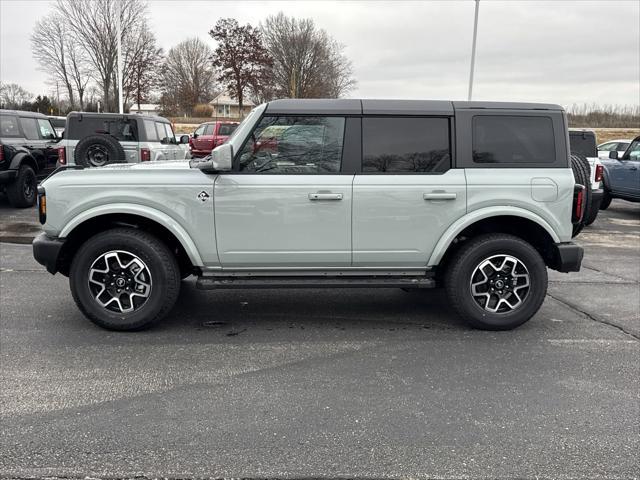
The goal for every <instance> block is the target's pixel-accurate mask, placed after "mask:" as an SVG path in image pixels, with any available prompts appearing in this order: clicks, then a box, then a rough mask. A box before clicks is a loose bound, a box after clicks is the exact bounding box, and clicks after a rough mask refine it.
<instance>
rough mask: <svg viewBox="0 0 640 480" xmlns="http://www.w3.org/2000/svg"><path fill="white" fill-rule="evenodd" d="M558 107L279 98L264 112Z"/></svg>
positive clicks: (545, 107)
mask: <svg viewBox="0 0 640 480" xmlns="http://www.w3.org/2000/svg"><path fill="white" fill-rule="evenodd" d="M466 109H492V110H495V109H500V110H558V111H562V110H563V108H562V107H561V106H560V105H554V104H549V103H520V102H458V101H455V102H452V101H447V100H376V99H362V100H358V99H346V98H345V99H342V98H340V99H309V98H304V99H294V98H289V99H282V100H274V101H272V102H269V103H267V109H266V113H268V114H280V115H289V114H292V115H304V114H313V115H453V114H454V112H455V110H466Z"/></svg>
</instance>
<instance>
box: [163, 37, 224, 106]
mask: <svg viewBox="0 0 640 480" xmlns="http://www.w3.org/2000/svg"><path fill="white" fill-rule="evenodd" d="M211 53H212V52H211V49H210V48H209V47H208V46H207V44H206V43H204V42H203V41H202V40H200V39H198V38H191V39H189V40H185V41H184V42H181V43H179V44H178V45H176V46H175V47H173V48H172V49H171V50H169V53H167V57H166V59H165V62H164V65H163V69H162V93H163V95H162V104H163V109H164V110H168V111H170V110H175V109H179V110H181V112H182V113H186V114H191V112H192V111H193V108H194V106H195V105H197V104H198V103H203V102H208V101H209V100H211V93H212V92H213V87H214V81H215V72H214V70H213V68H212V65H211V60H210V58H211Z"/></svg>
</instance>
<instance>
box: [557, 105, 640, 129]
mask: <svg viewBox="0 0 640 480" xmlns="http://www.w3.org/2000/svg"><path fill="white" fill-rule="evenodd" d="M567 114H568V115H569V126H570V127H586V128H640V105H595V104H592V105H588V104H586V103H585V104H582V105H576V104H574V105H571V106H570V107H568V108H567Z"/></svg>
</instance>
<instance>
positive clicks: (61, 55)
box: [31, 14, 77, 108]
mask: <svg viewBox="0 0 640 480" xmlns="http://www.w3.org/2000/svg"><path fill="white" fill-rule="evenodd" d="M76 48H77V47H76V45H74V42H71V41H70V40H69V36H68V35H67V32H66V24H65V21H64V19H63V18H62V17H61V16H60V15H59V14H53V15H50V16H47V17H45V18H43V19H42V20H39V21H37V22H36V25H35V27H34V29H33V33H32V34H31V50H32V52H33V57H34V58H35V59H36V61H37V62H38V64H39V67H40V70H42V71H43V72H45V73H47V74H48V75H49V76H50V79H51V80H52V81H53V82H54V83H55V82H58V81H59V82H60V83H62V85H64V87H65V88H66V90H67V94H68V95H69V103H70V104H71V107H72V108H73V106H74V105H75V101H74V92H73V80H72V78H71V72H70V71H69V58H68V54H69V50H70V49H74V50H75V49H76Z"/></svg>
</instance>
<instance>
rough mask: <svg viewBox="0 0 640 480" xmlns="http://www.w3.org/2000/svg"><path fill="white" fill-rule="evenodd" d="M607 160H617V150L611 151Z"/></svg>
mask: <svg viewBox="0 0 640 480" xmlns="http://www.w3.org/2000/svg"><path fill="white" fill-rule="evenodd" d="M609 158H611V159H612V160H619V158H618V151H617V150H611V151H610V152H609Z"/></svg>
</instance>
